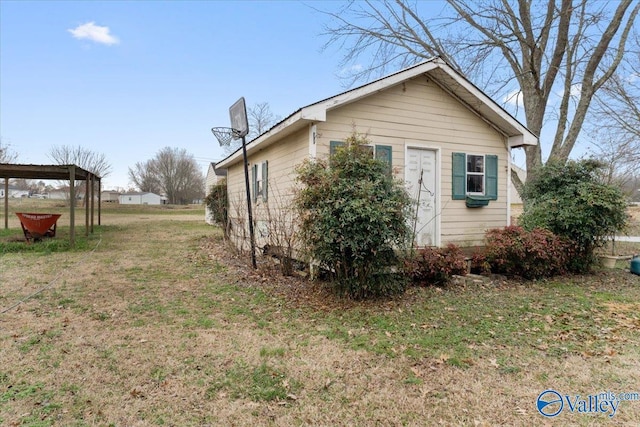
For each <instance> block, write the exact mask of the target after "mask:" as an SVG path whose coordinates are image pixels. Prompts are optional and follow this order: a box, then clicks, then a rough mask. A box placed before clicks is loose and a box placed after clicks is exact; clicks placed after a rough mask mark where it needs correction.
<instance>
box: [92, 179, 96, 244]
mask: <svg viewBox="0 0 640 427" xmlns="http://www.w3.org/2000/svg"><path fill="white" fill-rule="evenodd" d="M94 178H95V177H94V176H93V174H92V175H91V234H93V214H94V213H95V212H94V209H95V203H94V202H93V198H94V197H95V195H96V189H95V188H94V184H95V181H94Z"/></svg>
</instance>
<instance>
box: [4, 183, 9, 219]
mask: <svg viewBox="0 0 640 427" xmlns="http://www.w3.org/2000/svg"><path fill="white" fill-rule="evenodd" d="M8 228H9V178H5V179H4V229H5V230H7V229H8Z"/></svg>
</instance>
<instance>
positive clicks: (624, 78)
mask: <svg viewBox="0 0 640 427" xmlns="http://www.w3.org/2000/svg"><path fill="white" fill-rule="evenodd" d="M631 46H632V47H633V48H634V49H635V50H631V51H630V52H629V53H628V55H627V58H628V61H627V62H626V63H625V64H622V66H621V67H620V68H619V69H618V70H617V72H616V73H615V74H614V75H613V76H612V77H611V79H609V81H608V82H607V83H606V84H605V86H604V87H603V89H602V91H601V92H600V93H599V94H598V96H597V97H596V105H595V111H596V120H594V126H595V127H596V128H597V129H600V130H602V129H606V130H607V131H608V132H610V133H611V134H613V135H615V137H616V138H622V139H623V140H628V139H632V140H635V141H636V143H637V144H638V145H639V146H640V33H639V34H635V37H634V40H633V42H631V43H630V47H631ZM603 119H604V120H603Z"/></svg>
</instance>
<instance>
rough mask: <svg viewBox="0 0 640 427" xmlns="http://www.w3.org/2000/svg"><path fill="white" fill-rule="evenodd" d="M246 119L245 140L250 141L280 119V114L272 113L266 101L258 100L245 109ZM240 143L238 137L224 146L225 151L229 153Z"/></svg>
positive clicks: (238, 146)
mask: <svg viewBox="0 0 640 427" xmlns="http://www.w3.org/2000/svg"><path fill="white" fill-rule="evenodd" d="M247 121H248V122H249V134H248V135H247V138H246V140H247V141H251V140H253V139H255V138H257V137H259V136H260V135H262V134H263V133H264V132H266V131H268V130H269V129H270V128H271V127H272V126H273V125H274V124H276V123H277V122H278V121H280V116H277V115H275V114H273V112H272V111H271V107H270V106H269V103H268V102H259V103H257V104H254V105H253V106H251V107H249V108H248V109H247ZM241 144H242V141H241V140H239V139H237V140H235V141H233V142H231V144H229V145H228V146H226V147H225V153H227V154H229V153H232V152H234V151H236V150H237V149H238V148H240V145H241Z"/></svg>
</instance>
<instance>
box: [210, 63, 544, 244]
mask: <svg viewBox="0 0 640 427" xmlns="http://www.w3.org/2000/svg"><path fill="white" fill-rule="evenodd" d="M354 130H355V131H356V132H358V133H360V134H364V135H366V137H367V139H368V140H369V141H370V144H371V152H372V155H373V156H375V157H378V158H380V159H383V160H384V161H386V162H389V164H390V166H391V170H392V171H393V172H392V173H393V174H394V176H395V177H397V178H399V179H401V180H402V181H404V182H405V185H406V188H407V190H408V192H409V194H410V195H411V196H412V197H413V199H414V200H415V201H416V209H415V214H416V216H417V218H416V219H417V220H416V227H415V235H414V244H415V245H418V246H443V245H446V244H447V243H455V244H457V245H459V246H463V247H464V246H477V245H482V244H483V239H484V235H485V232H486V230H488V229H491V228H495V227H503V226H506V225H508V224H509V223H510V203H511V201H510V198H511V192H510V191H509V188H510V185H511V150H512V149H513V148H518V147H523V146H527V145H536V144H537V143H538V137H537V136H536V135H535V134H533V133H532V132H531V131H529V130H528V129H527V128H526V126H524V125H523V124H522V123H520V122H519V121H518V120H516V119H515V118H514V117H513V116H511V115H510V114H509V113H508V112H506V111H505V110H504V109H503V108H501V107H500V106H499V105H498V104H497V103H496V102H495V101H494V100H492V99H491V98H490V97H489V96H487V95H486V94H485V93H483V92H482V91H481V90H480V89H479V88H477V87H476V86H475V85H474V84H473V83H471V82H470V81H469V80H467V79H466V78H465V77H464V76H463V75H462V74H460V73H459V72H457V71H456V70H454V69H453V68H452V67H451V66H449V65H448V64H447V63H446V62H445V61H444V60H442V59H441V58H433V59H431V60H428V61H425V62H422V63H420V64H417V65H414V66H411V67H409V68H406V69H404V70H401V71H399V72H396V73H394V74H391V75H389V76H386V77H383V78H381V79H378V80H375V81H373V82H371V83H368V84H365V85H363V86H360V87H357V88H355V89H351V90H348V91H346V92H343V93H340V94H338V95H335V96H332V97H330V98H327V99H324V100H321V101H318V102H316V103H313V104H311V105H308V106H306V107H303V108H300V109H299V110H297V111H295V112H294V113H292V114H291V115H289V116H288V117H286V118H285V119H284V120H282V121H281V122H279V123H277V124H276V125H275V126H273V127H272V128H271V129H269V130H268V131H267V132H265V133H263V134H262V135H260V136H259V137H257V138H255V139H254V140H252V141H251V142H250V143H249V144H247V156H248V163H249V167H250V168H251V180H252V186H251V187H252V195H251V198H252V203H253V206H254V209H253V211H254V220H255V229H256V237H257V245H258V246H261V245H263V244H265V243H268V239H269V230H270V228H269V223H270V222H269V218H274V217H278V216H279V215H280V213H282V211H283V209H284V210H286V209H290V205H291V199H292V197H293V189H294V186H295V185H296V182H295V171H294V168H295V167H296V165H298V164H300V163H301V162H302V161H303V160H304V159H306V158H322V157H324V158H328V157H329V156H330V155H331V151H332V148H334V147H337V146H339V145H340V144H343V143H344V141H345V139H346V138H347V137H349V136H350V135H351V134H352V133H353V132H354ZM216 167H217V168H224V169H227V188H228V194H229V204H230V206H229V217H230V221H231V227H232V235H231V238H232V239H234V240H235V241H236V243H237V244H239V245H243V246H244V245H246V239H247V237H246V236H247V233H246V231H245V230H246V229H247V225H248V222H247V220H246V217H247V215H246V212H247V206H246V197H245V183H244V172H243V157H242V150H238V151H236V152H234V153H232V154H231V155H229V156H228V157H227V158H225V159H223V160H222V161H220V162H218V163H217V165H216ZM418 201H419V203H418ZM412 226H413V224H412ZM245 247H246V246H245Z"/></svg>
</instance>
